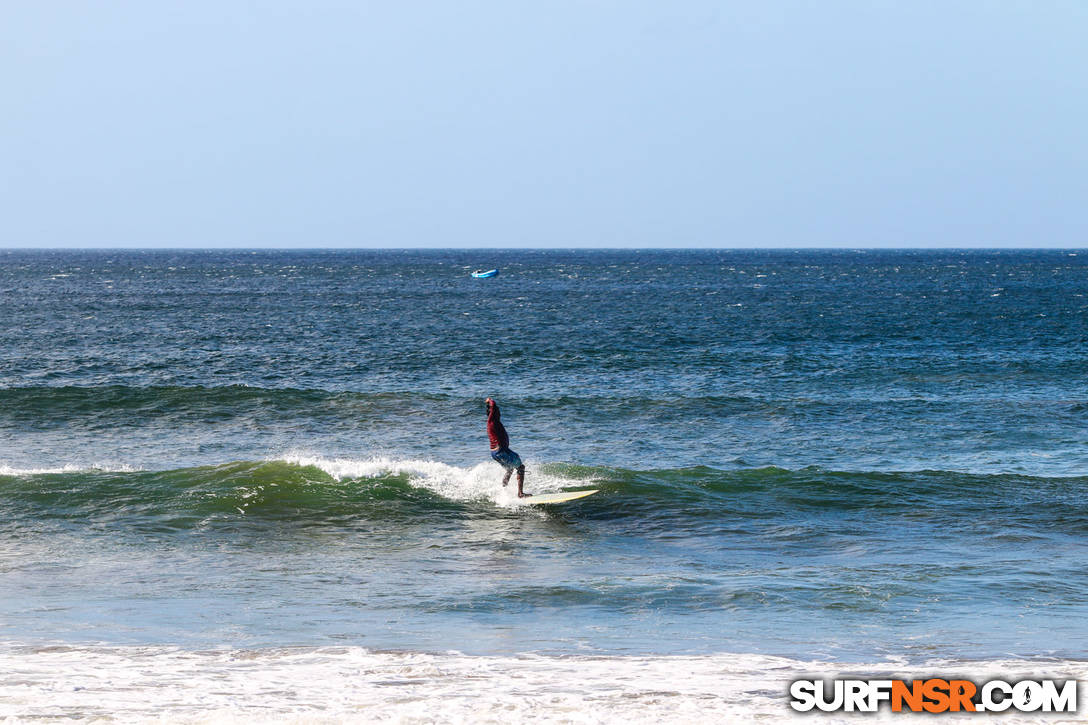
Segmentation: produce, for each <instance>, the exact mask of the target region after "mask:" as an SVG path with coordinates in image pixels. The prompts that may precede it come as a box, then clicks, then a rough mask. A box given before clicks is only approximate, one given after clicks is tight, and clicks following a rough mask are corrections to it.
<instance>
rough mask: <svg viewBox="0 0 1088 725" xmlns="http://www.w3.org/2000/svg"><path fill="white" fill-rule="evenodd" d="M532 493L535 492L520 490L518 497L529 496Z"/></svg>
mask: <svg viewBox="0 0 1088 725" xmlns="http://www.w3.org/2000/svg"><path fill="white" fill-rule="evenodd" d="M532 495H533V494H531V493H525V492H524V491H518V498H529V497H530V496H532Z"/></svg>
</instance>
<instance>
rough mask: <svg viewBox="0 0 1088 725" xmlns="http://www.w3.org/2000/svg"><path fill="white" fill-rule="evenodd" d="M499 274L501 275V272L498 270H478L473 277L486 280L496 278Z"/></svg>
mask: <svg viewBox="0 0 1088 725" xmlns="http://www.w3.org/2000/svg"><path fill="white" fill-rule="evenodd" d="M498 273H499V270H497V269H489V270H487V271H486V272H483V271H481V270H479V269H478V270H476V271H475V272H473V273H472V276H473V277H475V278H476V279H486V278H488V277H494V276H495V275H497V274H498Z"/></svg>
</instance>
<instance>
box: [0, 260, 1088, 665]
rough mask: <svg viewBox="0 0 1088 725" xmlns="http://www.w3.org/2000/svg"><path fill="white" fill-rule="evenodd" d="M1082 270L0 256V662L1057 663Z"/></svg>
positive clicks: (1063, 626)
mask: <svg viewBox="0 0 1088 725" xmlns="http://www.w3.org/2000/svg"><path fill="white" fill-rule="evenodd" d="M1086 262H1088V253H1079V252H1069V251H1031V252H1028V251H1002V252H987V251H969V252H960V251H943V252H932V251H931V252H912V251H882V252H876V251H779V252H757V251H743V252H737V251H712V252H711V251H704V252H690V251H689V252H675V251H638V252H636V251H623V252H620V251H578V252H575V251H548V252H544V251H517V252H515V251H472V252H464V251H416V252H405V251H366V252H249V251H237V252H130V251H126V252H110V251H96V252H71V251H68V252H63V251H58V252H19V251H14V252H12V251H8V252H2V251H0V509H2V510H3V512H4V516H3V517H2V519H0V639H4V640H7V641H12V642H24V643H42V642H56V641H61V642H70V643H82V644H87V643H104V644H119V645H120V644H126V645H127V644H180V645H183V646H191V647H209V646H219V645H225V646H237V647H246V646H255V647H262V646H282V645H300V644H301V645H314V646H325V645H333V644H344V645H362V646H365V647H371V648H377V649H392V650H414V651H419V650H423V651H444V650H448V649H456V650H459V651H463V652H471V653H480V654H508V653H517V652H526V651H539V652H550V653H604V654H652V653H689V654H703V653H716V652H759V653H765V654H772V655H783V656H787V657H801V658H811V657H834V658H840V659H851V658H873V657H885V656H905V657H908V658H926V657H933V656H939V657H1000V656H1007V655H1021V656H1037V655H1055V656H1060V657H1072V658H1076V657H1084V656H1085V654H1086V652H1085V650H1084V646H1083V642H1084V641H1086V640H1085V634H1086V633H1088V632H1086V627H1085V625H1084V624H1083V623H1084V622H1085V621H1088V594H1086V592H1088V575H1086V574H1085V573H1084V569H1083V562H1084V560H1085V557H1086V555H1088V547H1086V546H1085V537H1086V535H1088V504H1086V503H1085V496H1084V489H1085V486H1086V484H1088V445H1086V444H1088V433H1086V425H1085V424H1086V423H1088V374H1086V373H1088V365H1086V364H1085V353H1086V352H1088V316H1086V311H1088V299H1086V297H1085V295H1086V294H1088V263H1086ZM491 267H498V268H499V269H500V270H501V271H500V275H499V276H498V277H496V278H494V279H490V280H475V279H472V278H471V277H470V276H469V272H471V271H472V270H473V269H477V268H491ZM487 395H492V396H494V397H496V398H497V399H498V400H499V401H500V403H502V405H503V417H504V420H505V422H506V425H507V428H508V429H509V431H510V434H511V439H512V441H511V442H512V446H513V448H514V449H515V450H517V451H518V452H519V453H520V454H521V455H522V457H523V458H524V459H525V460H526V461H527V463H528V464H529V476H528V480H527V485H526V488H527V490H530V491H557V490H561V489H570V488H582V487H592V488H598V489H600V492H599V493H598V494H597V495H595V496H592V497H590V498H587V499H585V500H582V501H579V502H575V503H571V504H567V505H565V506H563V507H548V508H533V507H519V506H516V505H515V504H516V502H515V501H514V500H513V499H512V498H511V496H510V494H509V492H508V491H504V490H503V489H501V487H500V486H499V479H500V478H501V469H499V467H498V466H496V465H495V464H494V463H492V462H490V460H489V459H488V456H487V437H486V432H485V430H484V410H483V405H482V400H483V398H484V397H485V396H487Z"/></svg>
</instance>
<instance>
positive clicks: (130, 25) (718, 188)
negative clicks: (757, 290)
mask: <svg viewBox="0 0 1088 725" xmlns="http://www.w3.org/2000/svg"><path fill="white" fill-rule="evenodd" d="M1086 33H1088V3H1085V2H1082V1H1081V0H1076V1H1068V2H1062V1H1058V0H1051V1H1044V2H1008V1H997V0H994V1H987V2H981V1H980V2H951V3H946V2H935V1H934V2H926V1H922V2H880V1H878V0H874V1H872V2H838V1H835V0H829V1H828V2H811V1H810V2H756V1H754V0H753V1H752V2H743V3H731V2H701V1H699V0H689V1H686V2H679V3H667V2H660V0H658V1H655V2H639V1H637V0H623V1H618V2H606V1H603V0H602V1H592V0H585V1H584V2H564V1H563V0H555V1H549V2H516V1H501V2H500V1H498V0H496V1H495V2H473V1H472V0H458V2H381V3H368V2H362V1H357V2H328V1H325V0H307V1H306V2H303V1H302V0H299V2H292V3H286V2H277V1H276V0H264V1H263V2H238V1H236V0H214V1H204V0H186V2H143V1H139V2H136V1H134V2H109V1H102V2H94V3H87V2H83V1H82V0H81V1H78V2H76V1H71V2H64V1H62V0H57V1H51V2H37V1H36V0H11V1H10V2H5V3H3V4H2V5H0V88H2V89H3V94H4V99H5V103H4V111H3V113H2V114H0V246H5V247H37V246H62V247H84V246H118V247H177V246H195V247H223V246H231V247H234V246H246V247H459V246H468V247H472V246H486V247H578V246H587V247H602V246H608V247H780V246H801V247H808V246H850V247H858V246H872V247H902V246H920V247H926V246H956V247H963V246H1027V247H1036V246H1046V247H1061V246H1074V247H1083V246H1088V221H1086V212H1085V210H1086V208H1088V203H1086V202H1088V173H1086V172H1088V134H1086V132H1085V127H1086V119H1088V43H1086V42H1085V37H1086Z"/></svg>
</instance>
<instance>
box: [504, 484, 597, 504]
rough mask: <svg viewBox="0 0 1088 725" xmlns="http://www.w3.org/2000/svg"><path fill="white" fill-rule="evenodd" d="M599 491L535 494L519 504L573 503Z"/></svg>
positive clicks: (521, 499) (594, 489) (519, 500)
mask: <svg viewBox="0 0 1088 725" xmlns="http://www.w3.org/2000/svg"><path fill="white" fill-rule="evenodd" d="M598 490H599V489H596V488H592V489H588V490H585V491H561V492H559V493H534V494H533V495H532V496H526V497H525V498H519V499H518V500H517V502H518V503H519V504H523V505H529V504H538V503H565V502H567V501H573V500H574V499H576V498H585V497H586V496H589V495H590V494H593V493H597V491H598Z"/></svg>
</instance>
